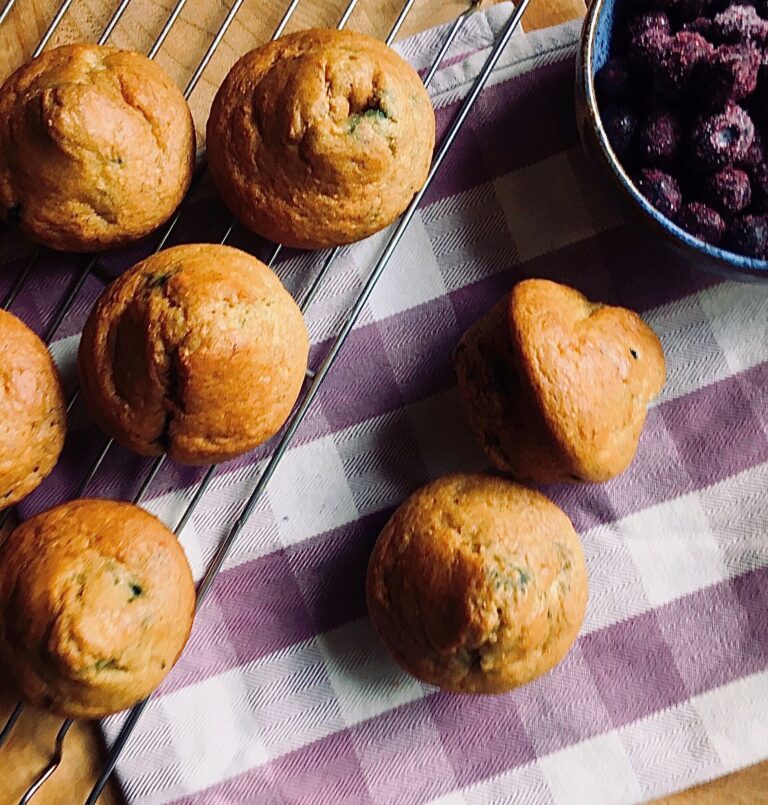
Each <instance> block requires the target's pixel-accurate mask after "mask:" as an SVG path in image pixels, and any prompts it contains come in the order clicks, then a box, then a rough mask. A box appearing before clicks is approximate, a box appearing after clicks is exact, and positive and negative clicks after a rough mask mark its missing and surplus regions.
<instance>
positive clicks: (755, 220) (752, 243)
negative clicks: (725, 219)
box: [728, 215, 768, 258]
mask: <svg viewBox="0 0 768 805" xmlns="http://www.w3.org/2000/svg"><path fill="white" fill-rule="evenodd" d="M728 245H729V246H730V248H731V249H733V251H735V252H738V253H739V254H746V255H747V256H748V257H762V258H765V256H766V254H768V218H766V217H765V216H764V215H743V216H741V217H739V218H734V219H733V221H731V226H730V228H729V231H728Z"/></svg>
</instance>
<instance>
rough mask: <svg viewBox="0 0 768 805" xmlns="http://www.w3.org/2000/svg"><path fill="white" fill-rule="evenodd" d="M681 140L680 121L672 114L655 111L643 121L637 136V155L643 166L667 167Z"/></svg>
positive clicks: (674, 158)
mask: <svg viewBox="0 0 768 805" xmlns="http://www.w3.org/2000/svg"><path fill="white" fill-rule="evenodd" d="M682 139H683V132H682V126H681V125H680V120H679V118H678V117H677V115H675V114H674V113H673V112H668V111H663V110H657V111H655V112H651V113H650V114H649V115H648V117H647V118H646V119H645V120H644V121H643V124H642V125H641V126H640V130H639V131H638V134H637V154H638V158H639V159H640V161H641V162H642V163H643V164H645V165H653V166H657V167H662V168H663V167H669V166H670V165H672V164H673V163H674V162H675V160H676V159H677V156H678V154H679V151H680V143H681V141H682Z"/></svg>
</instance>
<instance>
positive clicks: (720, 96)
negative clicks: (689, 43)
mask: <svg viewBox="0 0 768 805" xmlns="http://www.w3.org/2000/svg"><path fill="white" fill-rule="evenodd" d="M760 62H761V55H760V52H759V51H758V49H757V48H756V47H755V46H754V45H721V46H720V47H719V48H717V49H716V50H715V52H714V53H713V54H712V55H711V56H710V57H709V58H707V59H705V60H704V61H703V62H702V63H701V65H700V66H699V68H698V73H697V81H696V89H697V94H698V96H699V99H700V100H701V101H702V102H703V103H704V104H705V105H706V106H710V107H712V108H719V107H722V106H724V105H725V104H726V103H728V101H741V100H744V98H747V97H748V96H749V95H751V94H752V93H753V92H754V91H755V87H757V73H758V70H759V69H760Z"/></svg>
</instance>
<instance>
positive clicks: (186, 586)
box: [0, 500, 195, 718]
mask: <svg viewBox="0 0 768 805" xmlns="http://www.w3.org/2000/svg"><path fill="white" fill-rule="evenodd" d="M194 602H195V590H194V584H193V582H192V575H191V573H190V569H189V565H188V563H187V560H186V557H185V555H184V551H183V550H182V548H181V546H180V545H179V543H178V541H177V540H176V538H175V537H174V535H173V533H172V532H171V531H169V530H168V529H167V528H166V527H165V526H164V525H163V524H162V523H161V522H160V521H159V520H158V519H157V518H155V517H153V516H152V515H150V514H148V513H147V512H145V511H143V510H142V509H140V508H138V507H137V506H133V505H131V504H129V503H121V502H116V501H110V500H76V501H73V502H70V503H66V504H64V505H63V506H58V507H56V508H54V509H50V510H49V511H47V512H44V513H42V514H39V515H37V516H36V517H32V518H31V519H30V520H28V521H27V522H25V523H22V525H20V526H18V528H16V530H15V531H13V533H12V534H11V535H10V536H9V537H8V539H7V540H6V542H5V543H4V544H3V545H2V547H0V656H2V658H3V661H4V663H5V666H6V667H7V668H8V669H9V671H10V672H11V674H12V676H13V677H14V678H15V680H16V682H17V684H18V686H19V687H20V689H21V691H22V693H23V695H24V696H25V697H26V698H27V699H28V700H29V701H31V702H32V703H33V704H36V705H40V706H43V707H47V708H49V709H50V710H53V711H54V712H57V713H60V714H61V715H65V716H70V717H75V718H78V717H83V718H98V717H102V716H105V715H108V714H110V713H114V712H117V711H119V710H123V709H125V708H126V707H129V706H131V705H133V704H135V703H136V702H137V701H139V700H140V699H142V698H144V697H145V696H146V695H147V694H149V693H150V692H151V691H152V690H154V688H155V687H157V685H159V684H160V682H161V681H162V679H163V678H164V677H165V676H166V674H167V673H168V672H169V671H170V669H171V667H172V666H173V664H174V663H175V662H176V660H177V658H178V656H179V654H180V653H181V650H182V648H183V647H184V644H185V643H186V641H187V638H188V636H189V632H190V629H191V626H192V616H193V608H194Z"/></svg>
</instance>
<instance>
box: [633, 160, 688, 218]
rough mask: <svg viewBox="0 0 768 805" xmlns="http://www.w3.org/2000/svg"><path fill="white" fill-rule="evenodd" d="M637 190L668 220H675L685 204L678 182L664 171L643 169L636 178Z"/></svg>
mask: <svg viewBox="0 0 768 805" xmlns="http://www.w3.org/2000/svg"><path fill="white" fill-rule="evenodd" d="M635 185H636V186H637V189H638V190H639V191H640V192H641V193H642V194H643V195H644V196H645V197H646V198H647V199H648V201H649V202H650V203H651V204H652V205H653V206H654V207H655V208H656V209H657V210H658V211H659V212H660V213H661V214H662V215H665V216H666V217H667V218H674V217H675V216H676V215H677V213H678V211H679V210H680V205H681V204H682V203H683V195H682V193H681V192H680V185H679V184H678V183H677V180H676V179H675V178H674V177H673V176H670V175H669V174H668V173H664V171H660V170H653V169H649V168H643V169H642V170H641V171H640V172H639V173H638V175H637V176H636V177H635Z"/></svg>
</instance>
